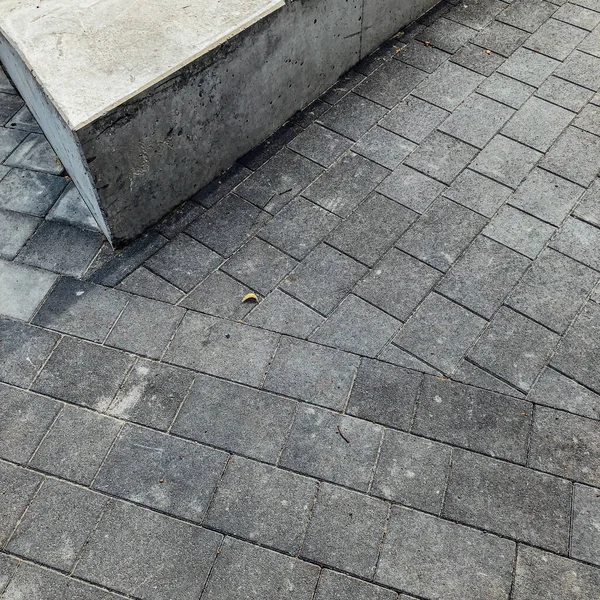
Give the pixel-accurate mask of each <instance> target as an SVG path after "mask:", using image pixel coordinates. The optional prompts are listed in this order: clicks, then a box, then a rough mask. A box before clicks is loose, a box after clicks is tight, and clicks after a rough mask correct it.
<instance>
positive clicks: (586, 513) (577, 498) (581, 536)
mask: <svg viewBox="0 0 600 600" xmlns="http://www.w3.org/2000/svg"><path fill="white" fill-rule="evenodd" d="M599 519H600V496H599V495H598V490H597V489H596V488H591V487H587V486H584V485H575V490H574V493H573V533H572V537H571V552H570V555H571V556H572V557H573V558H579V559H581V560H585V561H586V562H591V563H594V564H595V565H600V537H599V536H600V531H598V527H597V525H596V524H597V523H598V520H599Z"/></svg>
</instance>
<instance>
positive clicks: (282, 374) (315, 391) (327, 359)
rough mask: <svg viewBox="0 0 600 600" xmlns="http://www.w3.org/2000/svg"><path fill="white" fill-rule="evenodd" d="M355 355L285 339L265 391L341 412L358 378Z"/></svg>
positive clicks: (273, 362)
mask: <svg viewBox="0 0 600 600" xmlns="http://www.w3.org/2000/svg"><path fill="white" fill-rule="evenodd" d="M358 364H359V359H358V357H356V356H353V355H351V354H347V353H346V352H340V351H338V350H334V349H332V348H325V347H323V346H320V345H318V344H311V343H309V342H304V341H302V340H296V339H293V338H283V339H282V340H281V343H280V345H279V348H278V350H277V353H276V354H275V357H274V359H273V361H272V365H271V368H270V369H269V372H268V374H267V378H266V380H265V383H264V389H266V390H268V391H271V392H275V393H280V394H285V395H286V396H292V397H294V398H298V399H300V400H303V401H304V402H309V403H311V404H319V405H321V406H325V407H327V408H332V409H335V410H342V409H343V408H344V406H345V405H346V402H347V400H348V394H349V393H350V389H351V387H352V382H353V381H354V377H355V376H356V370H357V368H358Z"/></svg>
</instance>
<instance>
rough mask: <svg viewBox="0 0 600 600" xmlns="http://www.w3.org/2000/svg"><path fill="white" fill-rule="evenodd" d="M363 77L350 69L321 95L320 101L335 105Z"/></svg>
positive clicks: (362, 79)
mask: <svg viewBox="0 0 600 600" xmlns="http://www.w3.org/2000/svg"><path fill="white" fill-rule="evenodd" d="M364 79H365V76H364V75H363V74H362V73H360V72H359V71H357V70H356V69H350V71H348V72H347V73H346V74H345V75H342V76H341V77H340V78H339V79H338V81H336V82H335V83H334V84H333V85H332V86H331V87H330V88H329V89H328V90H327V91H326V92H325V93H323V94H321V100H323V101H325V102H327V103H328V104H337V103H338V102H339V101H340V100H342V98H344V97H345V96H346V95H347V94H348V93H350V91H351V90H353V89H354V88H355V87H356V86H357V85H358V84H359V83H360V82H361V81H364Z"/></svg>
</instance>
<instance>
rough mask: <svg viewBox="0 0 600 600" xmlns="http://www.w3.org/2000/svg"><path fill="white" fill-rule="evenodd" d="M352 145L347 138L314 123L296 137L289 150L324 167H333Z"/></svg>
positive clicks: (289, 145)
mask: <svg viewBox="0 0 600 600" xmlns="http://www.w3.org/2000/svg"><path fill="white" fill-rule="evenodd" d="M351 145H352V141H351V140H349V139H348V138H347V137H344V136H342V135H340V134H339V133H336V132H335V131H331V130H330V129H326V128H325V127H323V126H321V125H318V124H316V123H313V124H312V125H310V126H309V127H308V128H307V129H306V130H305V131H304V132H302V133H301V134H300V135H298V136H297V137H295V138H294V139H293V140H292V141H291V142H290V143H289V144H288V148H290V149H291V150H294V152H298V153H299V154H302V156H305V157H306V158H310V160H313V161H315V162H316V163H319V164H320V165H322V166H323V167H329V166H331V165H332V164H333V163H334V162H335V161H336V159H337V158H338V157H339V156H341V155H342V154H343V153H344V152H345V151H346V150H348V148H349V147H350V146H351Z"/></svg>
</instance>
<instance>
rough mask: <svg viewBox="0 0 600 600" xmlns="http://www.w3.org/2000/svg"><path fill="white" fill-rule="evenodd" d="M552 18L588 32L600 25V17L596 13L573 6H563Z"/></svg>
mask: <svg viewBox="0 0 600 600" xmlns="http://www.w3.org/2000/svg"><path fill="white" fill-rule="evenodd" d="M552 16H553V17H554V18H555V19H559V20H560V21H564V22H565V23H570V24H571V25H575V26H577V27H581V28H582V29H587V30H588V31H591V30H592V29H594V28H595V27H596V25H598V23H600V15H599V14H598V13H597V12H596V11H593V10H589V9H587V8H584V7H583V6H576V5H575V4H564V5H563V6H561V7H560V8H559V9H558V10H557V11H556V12H555V13H554V15H552Z"/></svg>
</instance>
